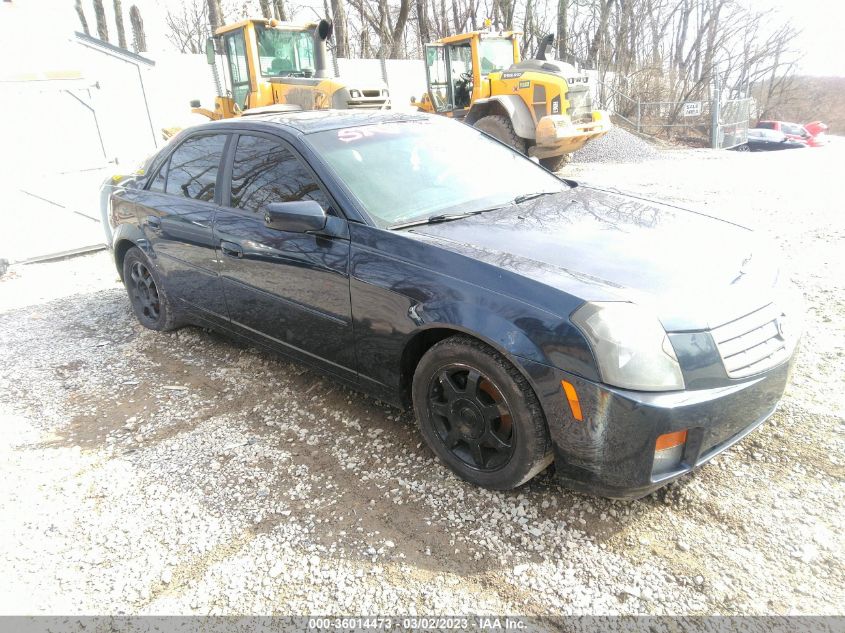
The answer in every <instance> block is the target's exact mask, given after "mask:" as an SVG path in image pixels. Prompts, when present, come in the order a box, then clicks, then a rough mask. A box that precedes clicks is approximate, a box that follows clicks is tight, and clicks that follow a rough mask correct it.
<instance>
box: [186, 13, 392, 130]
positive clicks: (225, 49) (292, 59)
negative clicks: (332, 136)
mask: <svg viewBox="0 0 845 633" xmlns="http://www.w3.org/2000/svg"><path fill="white" fill-rule="evenodd" d="M331 34H332V25H331V22H329V21H328V20H320V21H319V22H315V23H307V24H291V23H288V22H279V21H278V20H272V19H256V20H242V21H240V22H236V23H234V24H229V25H226V26H223V27H221V28H219V29H217V31H216V32H215V33H214V37H212V38H209V40H208V42H207V43H206V51H205V52H206V57H207V59H208V63H209V65H210V66H211V68H212V73H213V75H214V82H215V85H216V88H217V97H216V98H215V100H214V110H213V111H212V110H208V109H206V108H201V107H200V104H199V102H198V101H192V102H191V106H192V110H193V112H196V113H197V114H203V115H205V116H207V117H208V118H210V119H225V118H229V117H233V116H239V115H241V114H244V113H246V112H250V111H251V112H260V111H262V110H263V111H266V110H268V109H270V110H285V109H291V110H294V109H302V110H325V109H328V108H336V109H346V108H369V109H389V108H390V96H389V93H388V90H387V86H386V85H385V84H384V82H382V81H375V82H369V83H368V84H366V85H357V84H355V85H349V84H347V83H346V82H344V81H343V80H342V79H338V78H334V77H333V73H332V72H331V71H330V70H329V68H328V61H327V60H328V51H327V47H326V40H328V39H329V38H330V37H331ZM218 53H221V54H222V55H223V64H222V65H223V84H224V85H221V81H220V72H219V70H218V65H217V61H218V60H217V56H218ZM257 109H258V110H257Z"/></svg>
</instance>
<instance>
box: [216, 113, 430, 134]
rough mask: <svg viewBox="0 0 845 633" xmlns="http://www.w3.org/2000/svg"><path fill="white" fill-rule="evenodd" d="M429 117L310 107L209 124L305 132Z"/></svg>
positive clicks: (222, 120)
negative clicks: (269, 127)
mask: <svg viewBox="0 0 845 633" xmlns="http://www.w3.org/2000/svg"><path fill="white" fill-rule="evenodd" d="M429 118H433V115H429V114H425V113H422V112H396V111H393V110H308V111H301V112H266V113H262V114H256V115H251V116H249V117H244V118H241V117H235V118H231V119H221V120H220V121H215V122H214V123H211V124H207V125H219V124H225V125H226V126H233V127H240V126H241V125H243V126H245V127H246V126H250V125H252V124H255V123H264V124H271V125H273V124H275V125H281V126H285V127H287V128H293V129H294V130H296V131H297V132H300V133H301V134H312V133H314V132H323V131H325V130H337V129H341V128H348V127H359V126H362V125H378V124H381V123H394V122H405V121H420V120H425V119H429ZM437 118H439V117H437ZM202 127H206V126H202Z"/></svg>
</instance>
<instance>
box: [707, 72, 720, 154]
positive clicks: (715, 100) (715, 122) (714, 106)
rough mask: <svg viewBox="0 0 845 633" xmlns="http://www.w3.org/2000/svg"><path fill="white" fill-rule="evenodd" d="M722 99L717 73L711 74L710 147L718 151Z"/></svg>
mask: <svg viewBox="0 0 845 633" xmlns="http://www.w3.org/2000/svg"><path fill="white" fill-rule="evenodd" d="M721 109H722V97H721V95H720V94H719V73H718V72H716V73H713V95H712V98H711V101H710V146H711V147H712V148H713V149H719V120H720V119H721Z"/></svg>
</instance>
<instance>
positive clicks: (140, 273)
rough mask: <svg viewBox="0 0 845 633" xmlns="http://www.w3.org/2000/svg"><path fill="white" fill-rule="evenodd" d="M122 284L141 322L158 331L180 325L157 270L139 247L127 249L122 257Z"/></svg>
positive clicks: (136, 316) (172, 328) (173, 328)
mask: <svg viewBox="0 0 845 633" xmlns="http://www.w3.org/2000/svg"><path fill="white" fill-rule="evenodd" d="M123 285H124V286H126V292H127V293H128V294H129V303H130V304H131V305H132V311H133V312H134V313H135V318H137V319H138V322H139V323H140V324H141V325H143V326H144V327H146V328H149V329H151V330H156V331H159V332H165V331H168V330H175V329H176V328H178V327H179V326H180V325H181V323H179V321H178V320H177V318H176V311H175V310H174V308H173V304H172V303H171V301H170V298H169V297H168V296H167V292H166V291H165V289H164V286H163V285H162V283H161V278H160V276H159V274H158V271H156V269H155V267H154V266H153V265H152V264H151V263H150V260H149V259H148V258H147V256H146V255H145V254H144V252H143V251H142V250H141V249H140V248H138V247H137V246H133V247H132V248H130V249H129V250H128V251H126V255H125V257H124V258H123Z"/></svg>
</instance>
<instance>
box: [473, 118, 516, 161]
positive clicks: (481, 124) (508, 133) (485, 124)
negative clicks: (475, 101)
mask: <svg viewBox="0 0 845 633" xmlns="http://www.w3.org/2000/svg"><path fill="white" fill-rule="evenodd" d="M473 127H475V128H478V129H479V130H481V131H482V132H486V133H487V134H489V135H490V136H492V137H493V138H495V139H496V140H498V141H501V142H502V143H504V144H505V145H509V146H510V147H512V148H514V149H515V150H516V151H517V152H519V153H520V154H524V153H525V141H524V140H523V139H521V138H520V137H519V136H517V134H516V132H515V131H514V129H513V123H511V121H510V119H509V118H507V117H505V116H502V115H501V114H490V115H488V116H484V117H481V118H480V119H478V121H476V122H475V123H474V124H473Z"/></svg>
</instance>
